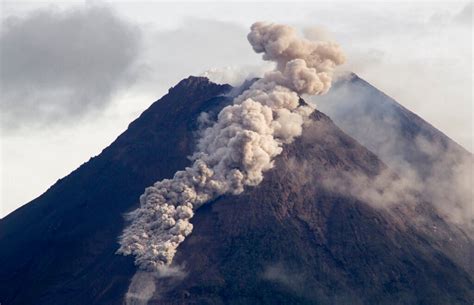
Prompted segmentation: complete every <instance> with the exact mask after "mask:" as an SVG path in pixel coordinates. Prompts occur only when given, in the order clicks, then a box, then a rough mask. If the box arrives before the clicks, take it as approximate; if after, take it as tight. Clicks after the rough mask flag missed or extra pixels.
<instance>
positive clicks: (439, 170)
mask: <svg viewBox="0 0 474 305" xmlns="http://www.w3.org/2000/svg"><path fill="white" fill-rule="evenodd" d="M313 100H314V101H315V102H316V103H317V104H318V108H319V109H320V110H321V111H323V112H324V113H326V114H327V115H329V116H330V117H331V118H332V119H333V120H334V122H335V123H336V124H337V125H338V126H339V127H341V128H342V129H343V130H344V132H346V133H347V134H349V135H350V136H351V137H353V138H354V139H356V140H357V141H358V142H359V143H361V144H362V145H364V146H365V147H367V148H368V149H369V150H371V151H373V152H374V153H375V154H377V156H379V158H381V159H382V160H383V161H384V162H385V163H387V164H388V165H389V166H390V167H392V168H393V169H395V170H396V171H397V172H399V173H401V174H405V175H406V176H408V175H409V176H411V178H412V180H413V182H414V183H418V184H422V186H420V190H421V188H423V189H422V190H421V191H422V192H423V193H428V194H431V198H430V201H435V202H436V203H438V204H437V206H438V208H440V210H441V211H442V212H444V213H445V214H447V216H450V217H451V219H452V220H454V221H455V222H458V223H464V224H466V225H468V226H470V227H471V230H474V223H473V219H474V210H473V209H472V206H471V208H469V207H470V205H471V204H472V200H473V191H472V183H473V177H472V171H473V169H474V168H473V156H472V154H471V153H469V152H468V151H467V150H465V149H464V148H463V147H461V146H460V145H458V144H457V143H456V142H454V141H453V140H451V139H450V138H448V137H447V136H446V135H444V134H443V133H442V132H440V131H439V130H437V129H436V128H434V127H433V126H431V125H430V124H429V123H427V122H426V121H424V120H423V119H422V118H420V117H419V116H417V115H416V114H414V113H412V112H410V111H409V110H407V109H406V108H404V107H403V106H401V105H400V104H398V103H397V102H396V101H395V100H393V99H392V98H390V97H389V96H387V95H385V94H383V93H382V92H380V91H379V90H377V89H376V88H374V87H373V86H371V85H370V84H369V83H367V82H366V81H364V80H363V79H361V78H359V77H358V76H357V75H355V74H353V73H352V74H349V75H347V76H346V77H342V78H340V79H339V80H338V81H337V82H336V83H335V84H334V86H333V87H332V88H331V90H330V92H329V93H328V94H326V95H324V96H319V97H316V98H314V99H313ZM467 204H469V206H467Z"/></svg>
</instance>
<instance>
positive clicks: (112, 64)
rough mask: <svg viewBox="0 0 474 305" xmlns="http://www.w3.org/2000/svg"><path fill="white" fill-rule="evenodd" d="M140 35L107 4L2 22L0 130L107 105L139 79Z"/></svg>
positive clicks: (51, 10) (38, 12)
mask: <svg viewBox="0 0 474 305" xmlns="http://www.w3.org/2000/svg"><path fill="white" fill-rule="evenodd" d="M140 41H141V38H140V30H139V28H138V27H137V26H135V25H133V24H130V23H128V22H127V21H126V20H124V19H122V18H120V17H119V16H118V15H117V14H116V13H115V12H114V11H113V10H112V9H110V8H109V7H105V6H100V7H99V6H81V7H76V8H71V9H67V10H60V9H56V8H52V7H50V8H47V9H40V10H35V11H32V12H30V13H29V14H28V15H26V16H24V17H16V16H9V17H6V18H4V19H3V20H2V29H1V32H0V62H1V65H0V85H1V91H0V92H1V93H0V101H1V102H0V112H1V113H2V115H1V127H2V128H4V129H7V130H9V131H11V130H14V129H18V128H21V127H37V126H42V125H46V124H54V123H58V122H61V121H64V120H67V121H68V122H70V121H71V120H76V119H78V118H80V117H82V116H84V115H85V114H87V113H89V112H91V111H94V110H100V109H103V108H104V107H106V106H107V105H108V104H109V103H110V100H111V97H112V96H113V95H114V93H115V92H116V91H117V90H118V89H119V87H120V86H121V85H122V84H124V83H130V82H131V81H132V80H133V79H134V78H135V74H134V72H135V71H134V69H135V68H136V66H135V63H136V59H137V55H138V53H139V49H140Z"/></svg>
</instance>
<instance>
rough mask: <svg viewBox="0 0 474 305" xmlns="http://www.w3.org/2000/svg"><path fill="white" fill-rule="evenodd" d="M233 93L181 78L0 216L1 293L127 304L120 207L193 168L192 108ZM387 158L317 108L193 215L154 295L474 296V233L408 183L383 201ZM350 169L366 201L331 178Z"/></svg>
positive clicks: (451, 299) (45, 300)
mask: <svg viewBox="0 0 474 305" xmlns="http://www.w3.org/2000/svg"><path fill="white" fill-rule="evenodd" d="M230 90H231V87H230V86H228V85H216V84H213V83H211V82H209V81H208V80H207V79H205V78H197V77H190V78H188V79H185V80H183V81H181V82H180V83H179V84H177V85H176V86H175V87H174V88H172V89H170V91H169V93H168V94H167V95H165V96H164V97H163V98H161V99H160V100H159V101H157V102H155V103H154V104H153V105H152V106H151V107H150V108H149V109H147V110H146V111H145V112H144V113H143V114H142V115H141V116H140V117H139V118H138V119H137V120H135V121H134V122H132V123H131V124H130V126H129V128H128V129H127V131H125V132H124V133H123V134H122V135H120V136H119V137H118V138H117V140H116V141H114V143H112V144H111V145H110V146H109V147H107V148H106V149H104V150H103V151H102V153H101V154H100V155H99V156H97V157H94V158H92V159H91V160H89V161H88V162H87V163H85V164H84V165H82V166H81V167H79V168H78V169H77V170H76V171H74V172H73V173H71V174H70V175H69V176H67V177H65V178H63V179H60V180H59V181H58V182H57V183H56V184H55V185H53V186H52V187H51V188H50V189H49V190H48V191H46V192H45V193H44V194H43V195H41V196H40V197H38V198H37V199H35V200H33V201H32V202H30V203H29V204H27V205H25V206H24V207H22V208H20V209H18V210H17V211H15V212H14V213H12V214H10V215H8V216H7V217H5V218H4V219H2V220H0V302H2V303H5V304H38V305H41V304H48V305H55V304H58V305H60V304H61V305H62V304H123V302H124V296H125V293H126V291H127V288H128V286H129V284H130V282H131V279H132V276H133V275H134V274H135V272H136V266H134V264H133V258H130V257H123V256H121V255H116V254H115V252H116V251H117V249H118V248H119V244H118V240H117V236H118V235H119V234H120V232H121V231H122V229H123V228H124V225H125V221H124V219H123V215H124V213H125V212H128V211H131V210H133V209H135V208H137V207H138V200H137V198H138V197H139V195H140V194H141V193H142V191H143V189H144V188H145V187H146V186H148V185H150V184H152V183H153V182H154V181H156V180H157V179H164V178H170V177H172V175H173V174H174V173H175V172H176V171H177V170H179V169H182V168H184V167H186V166H188V165H189V164H190V163H191V161H190V160H189V159H188V158H187V156H189V155H191V153H192V152H193V151H194V149H195V145H196V138H197V134H196V132H197V130H198V124H199V122H198V117H199V115H200V113H201V112H203V111H206V112H209V113H210V114H211V116H212V115H217V113H218V112H219V111H220V109H222V108H223V107H224V106H226V105H228V104H229V103H230V98H229V97H228V96H226V94H227V93H228V92H229V91H230ZM370 90H373V94H376V92H377V91H376V89H375V88H370ZM378 94H381V93H378ZM301 102H302V103H303V101H301ZM410 122H411V121H410V120H408V123H410ZM382 160H383V159H382ZM382 160H380V159H379V157H378V156H377V155H376V154H375V153H374V152H373V150H372V151H370V150H368V149H366V148H365V147H364V146H362V145H361V144H359V143H358V142H356V141H355V140H354V139H353V138H351V137H350V136H348V135H347V134H345V133H344V132H343V131H342V130H341V129H339V128H338V127H337V126H336V125H335V124H334V123H333V122H332V121H331V119H330V118H329V117H327V116H326V115H324V114H323V113H321V112H319V111H316V112H314V113H313V114H312V115H311V121H310V122H309V123H308V124H307V125H305V126H304V128H303V133H302V136H301V137H299V138H297V139H296V140H295V141H294V142H293V143H292V144H289V145H286V146H284V149H283V152H282V154H281V155H279V156H278V157H277V158H276V159H275V167H274V169H272V170H270V171H268V172H266V173H265V178H264V180H263V182H262V183H261V184H260V185H259V186H257V187H248V188H246V189H245V190H244V192H243V193H242V194H241V195H239V196H233V195H224V196H220V197H218V198H217V199H216V200H214V201H213V202H211V203H210V204H209V205H207V206H204V207H202V208H201V209H199V210H197V212H196V214H195V216H194V220H193V224H194V231H193V234H191V235H189V237H188V238H187V239H186V240H185V241H184V242H183V243H182V244H181V246H180V247H179V248H178V251H177V253H176V256H175V263H176V264H177V265H178V266H181V268H182V272H183V273H182V276H181V277H179V278H178V279H176V278H161V279H154V281H156V282H155V283H154V285H155V288H154V291H153V293H152V295H151V296H150V297H151V300H150V302H149V304H245V305H247V304H248V305H250V304H252V305H253V304H272V305H274V304H315V303H317V304H328V305H329V304H338V305H339V304H440V305H441V304H443V305H444V304H471V303H472V300H473V298H474V296H473V293H472V291H473V289H472V288H473V280H472V274H469V272H468V271H466V268H465V266H464V265H463V263H462V262H461V261H460V260H458V259H456V258H455V257H454V256H452V255H451V254H450V250H452V249H461V248H462V247H466V246H472V242H471V241H470V240H469V239H466V237H465V236H464V237H463V235H462V232H461V233H460V232H459V230H458V228H457V227H456V226H454V225H453V224H451V223H449V222H447V221H445V220H444V219H443V218H441V217H440V216H439V214H438V212H437V210H436V209H431V208H429V207H430V205H429V204H428V203H429V202H428V201H426V199H425V198H423V196H421V194H420V193H419V192H418V191H417V190H416V189H415V190H413V191H412V192H410V193H411V195H410V197H406V200H403V202H393V203H394V205H390V208H386V207H385V206H382V207H381V206H378V205H377V198H379V199H380V198H385V197H386V196H385V195H387V194H384V193H383V191H384V190H381V191H382V193H380V190H378V189H377V187H375V188H374V184H373V183H371V182H373V181H375V180H374V179H377V177H380V175H381V174H382V173H383V174H384V175H387V176H389V177H392V178H393V179H392V180H393V181H398V180H397V179H400V177H398V175H397V173H396V171H393V170H392V169H391V168H390V167H388V166H387V165H386V164H384V162H383V161H382ZM387 163H388V162H387ZM347 176H349V177H352V176H357V177H359V178H360V181H362V182H363V183H365V184H363V185H364V186H365V185H367V186H368V189H369V190H372V191H373V192H372V193H370V195H371V196H368V195H367V193H365V192H364V193H358V192H354V189H353V188H347V187H345V186H344V187H341V185H338V184H334V183H333V182H334V181H336V182H337V181H339V180H338V179H344V178H345V177H347ZM328 178H330V179H328ZM343 181H345V180H343ZM375 186H377V184H375ZM373 194H375V195H374V196H372V195H373ZM421 216H423V218H422V219H427V220H429V221H427V222H426V223H428V224H429V225H432V224H435V225H436V226H437V231H438V232H442V233H443V234H444V235H445V236H448V237H449V238H453V240H452V241H451V242H450V243H444V242H443V239H440V238H439V234H438V233H437V234H434V231H433V230H432V229H431V230H427V229H426V228H427V227H426V226H425V225H423V226H419V225H418V223H419V222H418V220H419V219H421V218H420V217H421Z"/></svg>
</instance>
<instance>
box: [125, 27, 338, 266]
mask: <svg viewBox="0 0 474 305" xmlns="http://www.w3.org/2000/svg"><path fill="white" fill-rule="evenodd" d="M248 40H249V42H250V44H251V45H252V47H253V49H254V50H255V52H257V53H263V59H264V60H269V61H274V62H275V63H276V68H275V70H273V71H270V72H267V73H266V74H265V75H264V77H263V78H262V79H259V80H257V81H256V82H255V83H254V84H253V85H252V86H251V87H250V88H249V89H248V90H246V91H244V92H243V93H242V94H241V95H239V96H238V97H236V98H235V99H234V101H233V104H232V105H229V106H227V107H225V108H223V109H222V110H221V112H220V113H219V114H218V116H217V120H216V122H215V123H213V124H212V125H211V126H210V127H208V128H206V129H205V130H203V132H202V135H201V138H200V139H199V140H198V143H197V151H196V152H195V153H194V154H193V156H192V158H191V159H192V161H193V163H192V165H191V166H190V167H186V168H185V169H184V170H181V171H178V172H176V173H175V174H174V177H173V178H172V179H164V180H162V181H158V182H156V183H155V184H154V185H153V186H150V187H148V188H146V189H145V192H144V194H143V195H141V196H140V207H139V208H138V209H137V210H135V211H133V212H132V213H130V214H129V215H128V218H129V220H130V225H129V226H128V227H126V228H125V230H124V232H123V234H122V236H121V237H120V245H121V246H120V248H119V250H118V253H120V254H124V255H130V254H133V255H135V263H136V264H137V265H138V266H139V267H141V268H142V269H145V270H150V271H154V270H159V269H160V267H164V266H167V265H170V264H171V263H172V261H173V257H174V255H175V253H176V249H177V247H178V246H179V244H180V243H181V242H183V240H184V239H185V238H186V236H188V235H189V234H191V232H192V230H193V225H192V224H191V223H190V220H191V218H192V217H193V215H194V211H196V210H197V209H198V208H199V207H201V206H202V205H203V204H205V203H206V202H208V201H210V200H212V199H214V198H216V197H217V196H220V195H222V194H226V193H229V194H240V193H242V192H243V191H244V187H245V186H256V185H258V184H259V183H260V182H262V180H263V173H264V172H265V171H267V170H269V169H271V168H272V167H273V161H274V159H275V157H276V156H278V155H279V154H280V153H281V152H282V147H283V144H288V143H291V142H292V141H293V140H294V138H295V137H297V136H299V135H301V132H302V126H303V123H304V122H305V120H306V119H308V117H309V115H310V114H311V112H312V110H313V109H312V108H310V107H309V106H305V105H300V103H299V96H300V95H302V94H311V95H315V94H324V93H326V92H327V90H328V89H329V87H330V86H331V81H332V75H333V71H334V69H335V67H336V66H337V65H340V64H342V63H343V62H344V55H343V53H342V51H341V49H340V48H339V46H338V45H337V44H335V43H332V42H328V41H310V40H307V39H304V38H301V37H299V36H298V35H297V33H296V31H295V30H294V29H293V28H291V27H289V26H286V25H280V24H273V23H263V22H257V23H254V24H253V25H252V27H251V31H250V33H249V34H248Z"/></svg>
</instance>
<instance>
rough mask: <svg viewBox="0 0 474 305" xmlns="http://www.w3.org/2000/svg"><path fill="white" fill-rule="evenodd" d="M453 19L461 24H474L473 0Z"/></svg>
mask: <svg viewBox="0 0 474 305" xmlns="http://www.w3.org/2000/svg"><path fill="white" fill-rule="evenodd" d="M453 20H454V22H455V23H458V24H461V25H466V26H472V1H469V2H468V3H467V4H466V6H464V8H463V9H462V10H461V11H460V12H459V13H458V14H457V15H455V16H454V18H453Z"/></svg>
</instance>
